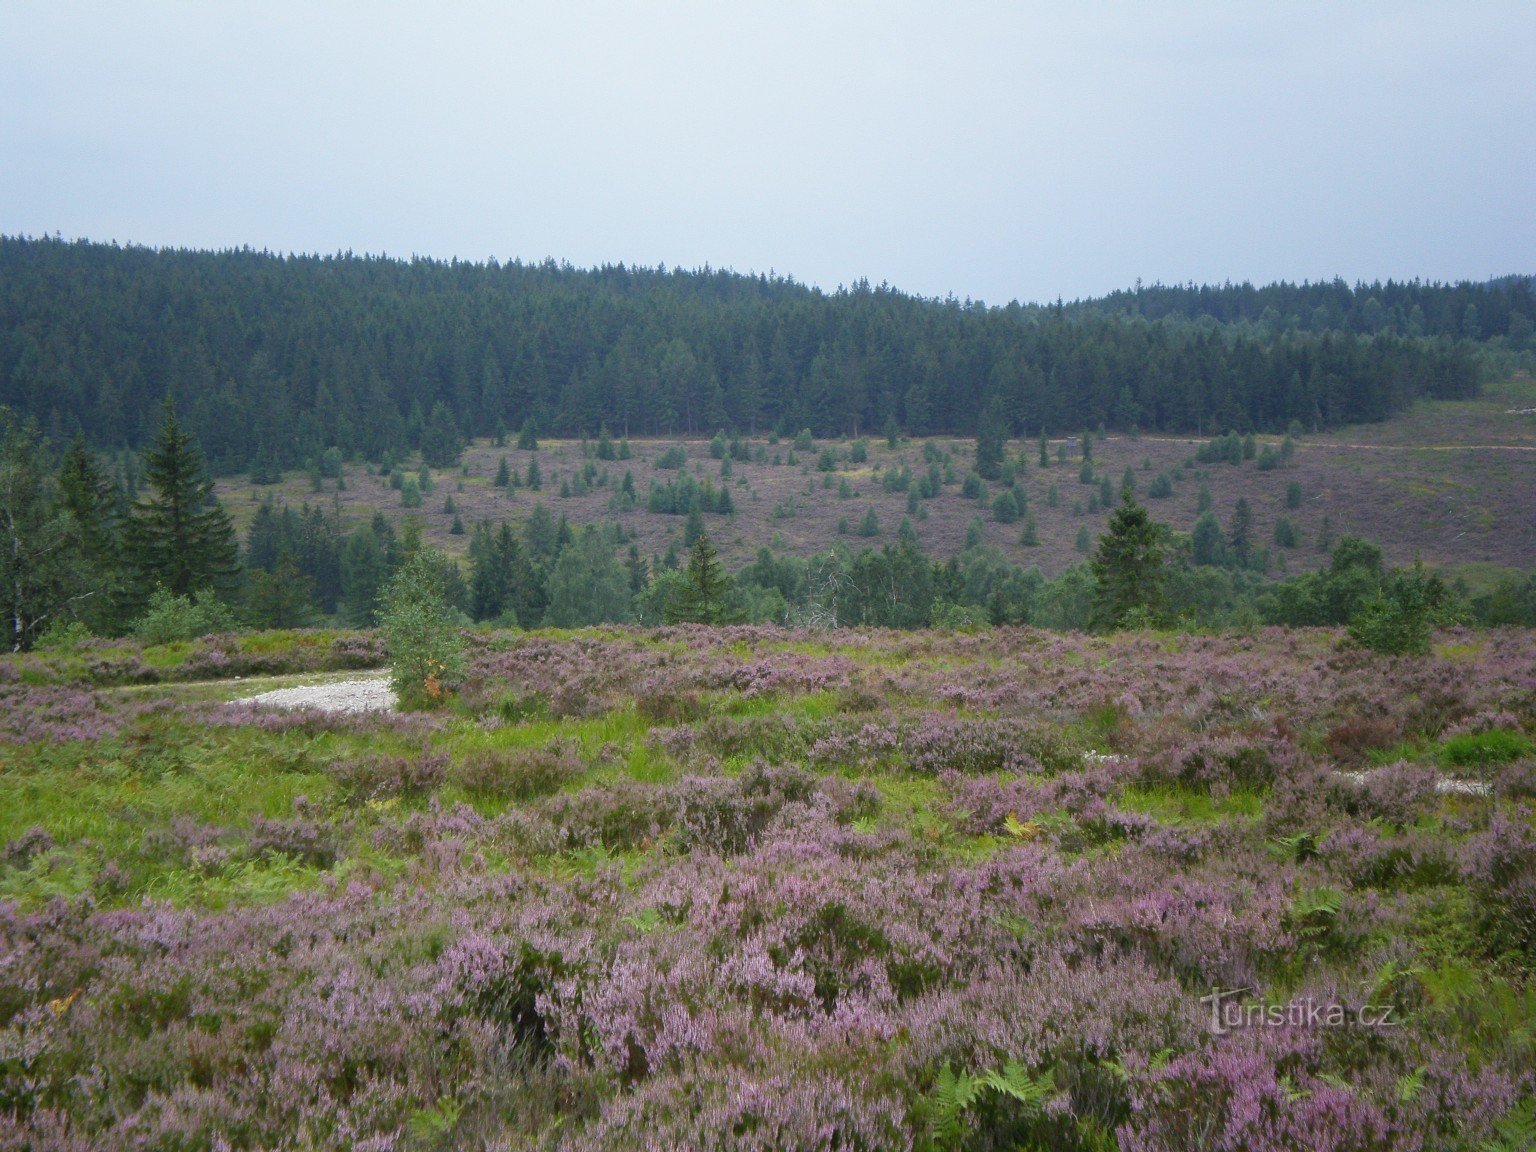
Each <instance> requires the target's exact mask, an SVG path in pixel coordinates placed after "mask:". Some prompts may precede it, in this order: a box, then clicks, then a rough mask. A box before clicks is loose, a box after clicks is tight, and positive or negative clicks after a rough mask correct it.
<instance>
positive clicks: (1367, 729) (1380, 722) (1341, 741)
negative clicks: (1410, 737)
mask: <svg viewBox="0 0 1536 1152" xmlns="http://www.w3.org/2000/svg"><path fill="white" fill-rule="evenodd" d="M1399 739H1401V731H1400V729H1399V727H1398V724H1397V722H1396V721H1395V720H1393V719H1392V718H1391V717H1388V716H1352V717H1350V718H1349V719H1348V720H1345V721H1344V722H1343V723H1341V724H1338V725H1336V726H1334V727H1333V728H1331V729H1329V731H1328V734H1327V735H1326V736H1324V737H1323V745H1324V747H1326V748H1327V749H1328V752H1329V754H1330V755H1331V756H1332V757H1333V758H1334V759H1335V760H1337V761H1339V762H1340V763H1341V764H1361V763H1364V762H1365V759H1366V757H1367V756H1369V755H1370V753H1372V752H1374V751H1377V750H1378V749H1381V748H1390V747H1392V746H1393V745H1394V744H1396V743H1397V742H1398V740H1399Z"/></svg>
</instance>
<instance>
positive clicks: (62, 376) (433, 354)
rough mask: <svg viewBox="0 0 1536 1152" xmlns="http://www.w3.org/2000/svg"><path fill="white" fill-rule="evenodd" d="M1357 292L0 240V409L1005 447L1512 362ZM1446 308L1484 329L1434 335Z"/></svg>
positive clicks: (191, 420) (1298, 417)
mask: <svg viewBox="0 0 1536 1152" xmlns="http://www.w3.org/2000/svg"><path fill="white" fill-rule="evenodd" d="M1282 287H1283V286H1282ZM1383 291H1385V289H1383ZM1370 292H1371V290H1370V288H1369V287H1368V286H1361V287H1360V288H1359V289H1358V290H1350V289H1344V290H1343V293H1342V295H1341V293H1340V292H1339V291H1338V290H1336V289H1334V288H1332V287H1330V288H1329V289H1328V303H1329V307H1322V306H1317V307H1310V308H1309V309H1308V315H1307V316H1306V317H1305V318H1302V317H1300V316H1297V317H1294V318H1292V317H1290V316H1289V314H1287V315H1285V316H1280V315H1279V314H1278V313H1276V316H1277V317H1278V319H1274V321H1273V322H1271V318H1269V317H1265V319H1264V322H1263V323H1257V322H1251V321H1250V320H1249V319H1248V318H1247V316H1246V315H1245V314H1243V313H1242V311H1241V309H1236V310H1234V311H1233V315H1234V316H1235V317H1236V319H1235V320H1234V321H1233V322H1230V323H1228V322H1224V321H1223V320H1221V319H1218V318H1217V317H1216V316H1215V315H1213V314H1211V311H1209V310H1207V311H1205V312H1199V311H1198V310H1197V311H1196V312H1195V313H1193V314H1190V315H1183V314H1180V313H1179V312H1178V311H1177V310H1175V309H1171V308H1170V309H1165V310H1164V314H1161V315H1159V317H1158V318H1156V319H1148V318H1147V317H1146V316H1143V315H1140V314H1137V313H1135V312H1131V311H1128V310H1125V309H1123V308H1120V307H1118V306H1112V305H1109V304H1106V306H1105V307H1103V308H1100V309H1095V308H1094V307H1091V306H1090V305H1091V302H1087V303H1083V304H1080V305H1078V306H1075V307H1074V308H1073V309H1071V310H1068V309H1067V308H1066V307H1065V306H1058V305H1023V304H1017V303H1014V304H1009V305H1006V306H1003V307H989V306H986V305H984V304H982V303H980V302H978V301H965V302H963V303H962V302H961V301H958V300H954V299H946V300H932V299H926V298H922V297H916V296H912V295H908V294H906V293H903V292H901V291H899V290H897V289H895V288H892V287H889V286H887V285H883V284H882V285H880V286H878V287H871V286H870V285H869V284H868V283H865V282H859V283H857V284H855V285H853V286H852V287H851V288H848V289H839V290H838V291H836V292H823V291H821V290H818V289H814V288H808V287H806V286H804V285H802V284H797V283H795V282H794V281H793V280H785V279H780V278H776V277H775V278H770V277H766V276H745V275H739V274H735V273H731V272H722V271H717V270H712V269H709V268H704V269H700V270H696V271H691V272H689V271H684V270H682V269H672V270H668V269H664V268H661V269H650V268H630V267H624V266H622V265H620V266H616V267H602V268H594V269H578V268H573V267H570V266H568V265H558V264H555V263H554V262H553V261H549V262H545V263H543V264H537V265H525V264H520V263H511V264H504V265H503V264H496V263H494V262H493V263H488V264H476V263H466V262H462V261H452V262H446V263H445V262H440V261H431V260H411V261H403V260H392V259H385V258H374V257H356V256H352V255H350V254H346V255H338V256H333V257H313V256H290V257H281V256H276V255H273V254H270V253H258V252H253V251H249V250H243V251H229V252H196V251H173V250H151V249H144V248H133V247H129V248H119V247H117V246H116V245H106V244H92V243H88V242H84V241H82V242H78V243H67V244H66V243H63V242H61V241H55V240H28V239H22V238H7V237H0V404H5V405H7V406H9V407H11V408H13V409H15V410H17V411H18V412H20V413H21V414H22V415H24V416H30V417H32V418H34V419H36V420H37V422H38V424H39V425H40V426H41V427H42V429H43V430H44V431H45V432H47V433H48V434H50V435H51V436H53V437H54V438H55V439H56V440H68V439H69V438H70V437H72V436H73V435H75V434H76V433H80V434H83V435H84V436H85V437H86V439H87V441H88V442H89V443H90V444H91V445H92V446H93V447H95V448H97V449H98V450H112V449H121V448H123V447H129V448H139V447H141V446H142V445H143V444H144V443H145V442H146V440H147V439H148V437H149V436H150V434H151V433H152V431H153V429H154V427H155V426H156V423H157V410H158V405H159V403H160V401H161V400H162V399H163V398H164V397H165V396H166V395H167V393H169V394H171V395H173V396H174V397H175V398H176V399H177V402H178V404H179V406H180V409H181V412H182V414H183V417H184V418H185V420H186V421H187V423H188V425H189V427H190V428H191V430H192V431H193V432H194V434H195V435H196V436H197V437H198V440H199V441H200V443H201V444H202V446H203V449H204V451H205V452H206V453H207V456H208V459H209V462H210V463H211V464H212V466H213V467H214V469H215V470H216V471H220V472H231V471H235V470H240V469H244V468H247V467H250V466H252V465H253V464H254V463H263V462H265V461H266V460H268V459H271V460H273V461H275V462H276V463H277V464H279V465H281V466H284V467H296V466H303V465H304V464H306V463H307V462H308V461H310V460H317V459H318V458H319V457H320V456H321V454H322V453H323V452H324V451H325V450H326V449H327V448H328V447H332V446H335V447H337V448H339V449H340V450H341V451H342V452H343V453H344V454H346V455H359V456H362V457H365V458H367V459H370V460H375V461H377V460H380V459H382V458H383V457H384V456H385V455H386V454H388V453H391V452H393V453H397V454H398V453H399V452H401V451H404V450H406V449H407V448H415V447H419V446H421V444H422V443H423V442H424V438H425V439H426V440H435V441H438V442H442V441H446V440H452V439H454V438H456V437H457V436H459V435H464V436H469V437H486V436H490V435H493V434H495V432H496V431H497V429H498V428H499V427H504V428H506V429H509V430H513V431H515V430H516V429H518V428H519V427H521V426H522V424H523V423H524V422H525V421H526V420H528V419H530V418H532V419H534V420H535V421H537V423H538V426H539V427H540V428H541V429H542V430H543V431H545V432H547V433H550V434H558V435H564V436H579V435H582V434H586V435H588V436H596V435H597V434H598V431H599V429H600V428H601V427H602V426H603V425H606V426H607V427H608V428H609V429H610V430H611V431H612V432H613V433H614V434H615V435H620V434H628V435H631V436H642V435H669V436H671V435H683V436H689V437H692V436H710V435H712V434H713V433H714V432H715V431H716V430H717V429H720V428H724V429H726V430H727V431H728V432H730V431H734V432H739V433H743V434H756V433H761V432H764V431H766V430H768V429H770V428H773V429H777V430H778V431H779V433H780V434H781V435H782V434H786V433H789V434H792V433H794V432H796V431H798V430H799V429H801V428H810V429H812V431H814V432H815V433H816V434H817V435H820V436H843V435H849V436H855V435H858V434H859V433H860V432H864V433H876V434H880V433H883V432H884V431H885V430H886V428H887V426H888V425H889V426H892V427H896V428H899V429H900V430H902V431H904V432H906V433H908V434H911V435H933V434H954V435H966V436H969V435H972V434H974V433H975V431H976V427H977V421H978V418H979V417H980V415H981V414H982V412H983V411H985V410H986V409H987V407H988V405H989V403H990V402H992V401H994V400H995V401H996V402H997V403H998V404H999V405H1000V407H1001V418H1002V419H1004V420H1005V421H1006V422H1007V424H1008V425H1009V428H1010V430H1011V431H1012V432H1013V433H1014V434H1016V435H1027V436H1034V435H1037V434H1038V433H1039V431H1040V430H1041V429H1042V428H1044V429H1045V430H1046V431H1047V432H1048V433H1049V434H1053V435H1057V436H1061V435H1072V434H1076V433H1077V432H1079V431H1080V430H1081V429H1083V428H1085V427H1088V428H1096V427H1098V426H1099V425H1100V424H1104V425H1106V426H1108V427H1109V428H1111V429H1112V430H1120V431H1129V430H1131V429H1132V428H1140V429H1142V430H1145V431H1160V432H1188V433H1196V432H1199V431H1200V430H1209V429H1212V428H1219V429H1226V428H1237V429H1239V430H1241V431H1247V430H1249V429H1257V430H1259V431H1270V432H1282V431H1284V430H1285V428H1286V427H1287V426H1288V425H1289V424H1290V422H1292V421H1299V422H1300V423H1301V424H1302V425H1304V426H1305V427H1307V428H1313V429H1317V428H1325V427H1336V426H1338V425H1340V424H1344V423H1349V422H1358V421H1367V420H1379V419H1381V418H1383V417H1385V416H1387V415H1389V414H1391V413H1393V412H1396V411H1400V410H1402V409H1403V408H1404V407H1406V406H1407V405H1409V404H1411V403H1412V402H1413V401H1415V400H1417V399H1419V398H1422V397H1436V398H1441V399H1446V398H1456V397H1465V396H1469V395H1472V394H1473V393H1474V392H1475V390H1476V387H1477V384H1478V383H1479V381H1480V379H1481V378H1482V376H1483V375H1484V371H1485V361H1486V360H1487V359H1488V357H1489V356H1494V355H1506V354H1524V352H1525V351H1526V350H1528V349H1529V347H1530V333H1531V329H1532V321H1533V320H1536V304H1533V303H1532V301H1531V299H1530V295H1529V293H1528V292H1525V293H1524V294H1522V293H1520V292H1515V291H1513V290H1511V291H1508V292H1503V293H1498V294H1493V293H1491V292H1490V291H1489V290H1487V289H1479V288H1473V287H1471V286H1466V285H1460V286H1423V285H1421V286H1417V287H1416V288H1415V289H1414V291H1413V307H1416V308H1418V310H1419V312H1421V313H1424V314H1426V315H1427V316H1429V317H1430V319H1429V321H1428V322H1427V323H1421V324H1418V325H1417V327H1415V325H1414V323H1413V322H1412V320H1411V319H1410V320H1405V321H1404V324H1403V325H1401V326H1399V325H1395V324H1393V323H1388V322H1386V321H1384V320H1383V321H1381V322H1379V323H1378V322H1377V321H1376V320H1375V319H1372V318H1371V317H1374V315H1375V312H1377V311H1380V310H1381V307H1382V306H1381V305H1380V302H1379V301H1378V302H1377V307H1376V308H1375V309H1372V308H1368V307H1367V305H1368V304H1369V303H1370V302H1371V300H1373V299H1374V297H1373V296H1371V294H1370ZM1468 293H1475V294H1478V295H1477V298H1478V299H1482V300H1484V303H1485V307H1484V309H1483V311H1482V312H1480V313H1477V315H1479V316H1483V317H1484V319H1483V320H1479V321H1477V322H1476V323H1471V324H1462V325H1460V326H1453V327H1451V328H1449V329H1447V327H1446V325H1444V324H1443V323H1441V321H1440V318H1441V317H1442V315H1443V314H1444V313H1445V312H1446V311H1447V310H1449V311H1451V312H1458V313H1460V314H1464V313H1465V312H1466V310H1467V305H1466V303H1465V299H1466V298H1467V295H1468ZM1276 299H1277V300H1278V301H1279V302H1280V303H1281V304H1282V305H1283V306H1284V307H1286V308H1288V309H1289V308H1291V307H1292V303H1293V302H1291V301H1290V300H1289V298H1288V297H1287V296H1285V295H1284V294H1282V295H1279V296H1276ZM1388 300H1389V302H1391V303H1392V308H1393V309H1398V304H1397V302H1396V301H1395V297H1394V296H1392V295H1389V296H1388ZM1495 302H1496V303H1497V307H1495V306H1494V303H1495ZM1295 306H1296V307H1300V306H1301V304H1300V303H1296V304H1295ZM1411 311H1412V310H1411V309H1410V312H1411ZM1261 315H1263V314H1262V313H1261ZM1293 319H1294V323H1293V322H1292V321H1293ZM1474 319H1475V318H1474Z"/></svg>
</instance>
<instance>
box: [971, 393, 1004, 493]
mask: <svg viewBox="0 0 1536 1152" xmlns="http://www.w3.org/2000/svg"><path fill="white" fill-rule="evenodd" d="M1007 444H1008V416H1007V413H1006V412H1005V411H1004V409H1003V399H1002V397H1001V396H994V397H992V399H991V400H990V401H988V403H987V406H986V408H985V409H983V410H982V413H981V420H980V421H979V422H978V423H977V425H976V472H977V475H979V476H981V477H982V478H983V479H986V480H996V479H997V478H998V475H999V474H1000V473H1001V472H1002V470H1003V452H1004V449H1005V448H1006V447H1007Z"/></svg>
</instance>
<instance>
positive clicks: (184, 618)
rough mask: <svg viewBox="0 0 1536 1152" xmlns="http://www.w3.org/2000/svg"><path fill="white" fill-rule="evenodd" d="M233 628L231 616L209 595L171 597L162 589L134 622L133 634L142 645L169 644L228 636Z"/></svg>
mask: <svg viewBox="0 0 1536 1152" xmlns="http://www.w3.org/2000/svg"><path fill="white" fill-rule="evenodd" d="M234 625H235V619H234V615H233V613H231V612H230V610H229V608H228V607H227V606H226V605H224V604H223V603H221V602H220V601H219V600H218V598H217V597H215V596H214V594H213V593H212V592H208V591H203V592H194V593H193V594H192V595H191V596H190V597H188V596H173V595H171V593H169V592H167V591H166V590H165V589H164V588H157V589H155V592H154V595H152V596H151V597H150V598H149V607H148V608H147V609H145V612H144V615H143V616H141V617H139V619H138V620H137V621H135V623H134V625H133V634H134V636H135V637H137V638H138V639H139V641H140V642H142V643H144V644H172V643H175V642H176V641H178V640H195V639H196V638H197V637H199V636H207V635H209V634H210V633H213V632H227V631H229V630H230V629H231V628H233V627H234Z"/></svg>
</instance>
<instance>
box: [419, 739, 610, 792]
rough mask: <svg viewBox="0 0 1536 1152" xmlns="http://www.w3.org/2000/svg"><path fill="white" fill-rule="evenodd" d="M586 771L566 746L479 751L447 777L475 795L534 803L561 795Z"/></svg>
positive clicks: (460, 760) (456, 763) (457, 764)
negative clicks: (537, 798) (538, 799)
mask: <svg viewBox="0 0 1536 1152" xmlns="http://www.w3.org/2000/svg"><path fill="white" fill-rule="evenodd" d="M584 770H585V769H584V767H583V765H582V763H581V761H580V760H579V759H578V758H577V757H576V755H575V753H574V751H572V750H571V749H569V748H566V747H559V746H555V747H549V748H531V749H520V750H518V751H515V752H502V751H498V750H496V749H477V750H475V751H473V752H466V753H465V754H464V755H462V756H460V757H459V758H458V759H457V760H455V761H454V762H453V764H452V766H451V767H450V768H449V770H448V778H449V779H450V780H452V781H453V783H455V784H457V785H458V786H459V787H460V788H463V789H464V790H465V791H466V792H468V793H470V794H471V795H472V796H477V797H481V798H485V799H491V798H494V799H504V800H532V799H534V798H535V797H538V796H547V795H549V794H550V793H552V792H558V791H559V790H560V789H561V788H563V787H565V785H566V784H568V783H569V782H570V781H572V780H574V779H576V778H577V777H578V776H580V775H581V774H582V772H583V771H584Z"/></svg>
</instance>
